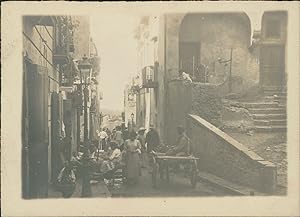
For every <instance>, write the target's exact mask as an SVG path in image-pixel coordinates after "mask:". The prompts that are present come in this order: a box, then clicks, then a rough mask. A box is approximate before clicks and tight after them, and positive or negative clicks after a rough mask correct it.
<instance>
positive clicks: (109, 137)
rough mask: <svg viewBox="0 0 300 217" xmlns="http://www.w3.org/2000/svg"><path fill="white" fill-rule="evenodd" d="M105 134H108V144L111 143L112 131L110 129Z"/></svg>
mask: <svg viewBox="0 0 300 217" xmlns="http://www.w3.org/2000/svg"><path fill="white" fill-rule="evenodd" d="M105 132H106V133H107V142H108V143H109V142H110V140H111V131H110V130H109V129H108V127H107V128H106V129H105Z"/></svg>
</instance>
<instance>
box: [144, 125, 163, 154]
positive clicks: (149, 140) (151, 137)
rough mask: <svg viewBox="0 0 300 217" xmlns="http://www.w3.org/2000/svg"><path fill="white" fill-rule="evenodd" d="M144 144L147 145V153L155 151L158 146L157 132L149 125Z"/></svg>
mask: <svg viewBox="0 0 300 217" xmlns="http://www.w3.org/2000/svg"><path fill="white" fill-rule="evenodd" d="M145 142H146V144H147V152H148V153H150V152H151V151H153V150H155V148H156V147H157V146H159V144H160V140H159V135H158V132H157V131H156V130H155V129H154V126H153V125H152V124H151V125H150V129H149V132H148V133H147V135H146V139H145Z"/></svg>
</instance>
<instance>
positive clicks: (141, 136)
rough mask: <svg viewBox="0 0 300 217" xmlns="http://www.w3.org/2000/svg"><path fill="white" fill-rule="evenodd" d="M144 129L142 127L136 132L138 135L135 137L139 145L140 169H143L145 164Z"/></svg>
mask: <svg viewBox="0 0 300 217" xmlns="http://www.w3.org/2000/svg"><path fill="white" fill-rule="evenodd" d="M145 130H146V129H145V128H144V127H141V128H140V129H139V130H138V135H137V140H139V141H140V143H141V152H142V153H141V167H142V168H145V164H146V155H147V154H146V146H145V144H146V142H145V139H146V138H145Z"/></svg>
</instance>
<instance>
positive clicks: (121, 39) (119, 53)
mask: <svg viewBox="0 0 300 217" xmlns="http://www.w3.org/2000/svg"><path fill="white" fill-rule="evenodd" d="M138 20H139V19H138V17H137V16H134V15H130V14H128V13H127V14H101V15H93V16H91V18H90V22H91V37H92V38H93V41H94V42H95V44H96V47H97V49H98V53H99V54H98V55H99V56H100V59H101V64H100V67H101V71H100V89H101V90H102V92H103V100H102V101H101V102H100V103H101V105H100V106H101V109H110V110H120V111H121V110H123V107H124V106H123V102H124V98H123V96H124V87H125V85H126V83H127V82H128V81H129V80H130V78H131V77H132V75H134V74H136V71H137V49H136V48H137V41H136V39H135V38H134V30H135V28H136V27H137V23H138Z"/></svg>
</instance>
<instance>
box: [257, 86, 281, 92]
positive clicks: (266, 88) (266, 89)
mask: <svg viewBox="0 0 300 217" xmlns="http://www.w3.org/2000/svg"><path fill="white" fill-rule="evenodd" d="M262 89H263V90H264V91H268V90H277V91H281V90H283V91H286V89H287V88H286V86H283V87H281V86H263V87H262Z"/></svg>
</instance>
